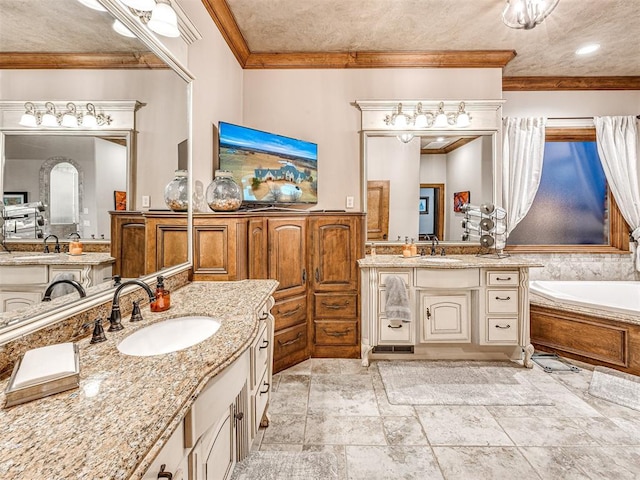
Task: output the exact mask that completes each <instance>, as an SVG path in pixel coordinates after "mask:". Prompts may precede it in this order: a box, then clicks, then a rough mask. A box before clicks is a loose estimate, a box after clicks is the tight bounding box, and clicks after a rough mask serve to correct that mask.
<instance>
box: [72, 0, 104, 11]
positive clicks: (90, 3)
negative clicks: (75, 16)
mask: <svg viewBox="0 0 640 480" xmlns="http://www.w3.org/2000/svg"><path fill="white" fill-rule="evenodd" d="M78 1H79V2H80V3H81V4H83V5H84V6H85V7H89V8H91V9H93V10H97V11H98V12H106V11H107V9H106V8H104V7H103V6H102V4H101V3H100V2H99V1H98V0H78Z"/></svg>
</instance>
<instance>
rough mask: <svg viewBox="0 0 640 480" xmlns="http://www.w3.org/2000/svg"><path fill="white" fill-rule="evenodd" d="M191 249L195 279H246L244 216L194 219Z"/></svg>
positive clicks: (245, 223)
mask: <svg viewBox="0 0 640 480" xmlns="http://www.w3.org/2000/svg"><path fill="white" fill-rule="evenodd" d="M193 252H194V255H193V276H194V280H205V281H206V280H243V279H245V278H247V254H246V252H247V221H246V219H240V218H229V219H220V218H209V217H201V218H196V219H194V226H193Z"/></svg>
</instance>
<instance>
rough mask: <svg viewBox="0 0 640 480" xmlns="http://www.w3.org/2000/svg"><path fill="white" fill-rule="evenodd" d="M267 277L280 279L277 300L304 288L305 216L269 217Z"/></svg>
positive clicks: (303, 290)
mask: <svg viewBox="0 0 640 480" xmlns="http://www.w3.org/2000/svg"><path fill="white" fill-rule="evenodd" d="M268 239H269V278H272V279H275V280H277V281H278V282H280V285H279V286H278V290H277V291H276V292H275V294H274V297H275V298H276V299H278V298H282V297H286V296H291V295H300V294H303V293H305V291H306V285H307V282H306V277H307V272H306V262H305V259H306V248H307V242H306V219H304V218H278V219H275V218H270V219H268Z"/></svg>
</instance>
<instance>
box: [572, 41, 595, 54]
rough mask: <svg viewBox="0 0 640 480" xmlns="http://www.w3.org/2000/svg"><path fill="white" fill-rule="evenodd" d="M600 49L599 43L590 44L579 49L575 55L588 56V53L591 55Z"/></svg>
mask: <svg viewBox="0 0 640 480" xmlns="http://www.w3.org/2000/svg"><path fill="white" fill-rule="evenodd" d="M599 49H600V44H599V43H590V44H589V45H585V46H584V47H580V48H579V49H577V50H576V55H588V54H589V53H593V52H595V51H596V50H599Z"/></svg>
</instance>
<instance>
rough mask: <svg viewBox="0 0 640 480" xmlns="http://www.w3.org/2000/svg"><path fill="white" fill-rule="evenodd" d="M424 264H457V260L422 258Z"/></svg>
mask: <svg viewBox="0 0 640 480" xmlns="http://www.w3.org/2000/svg"><path fill="white" fill-rule="evenodd" d="M422 260H423V261H425V262H433V263H454V262H459V261H460V259H458V258H448V257H426V258H422Z"/></svg>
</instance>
